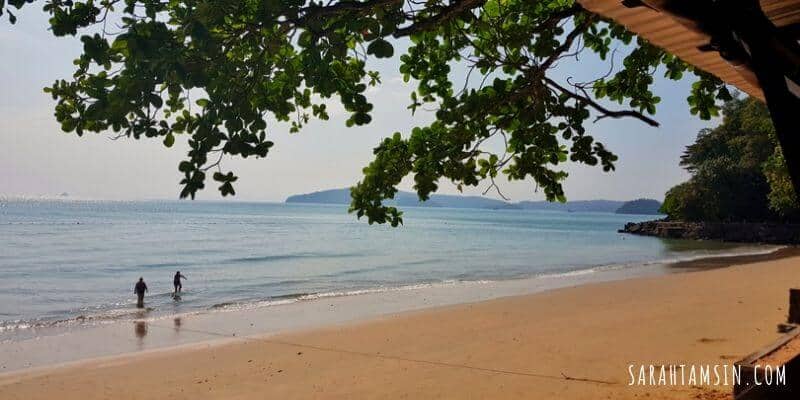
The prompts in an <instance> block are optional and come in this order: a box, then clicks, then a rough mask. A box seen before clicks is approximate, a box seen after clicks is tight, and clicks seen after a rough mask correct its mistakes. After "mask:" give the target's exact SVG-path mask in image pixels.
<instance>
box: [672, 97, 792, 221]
mask: <svg viewBox="0 0 800 400" xmlns="http://www.w3.org/2000/svg"><path fill="white" fill-rule="evenodd" d="M722 111H723V115H724V117H723V119H722V122H721V123H720V125H719V126H717V127H715V128H713V129H703V130H701V131H700V132H699V133H698V135H697V140H696V141H695V143H694V144H692V145H689V146H687V148H686V151H685V152H684V154H683V156H681V162H680V165H681V166H682V167H684V168H685V169H686V170H687V171H689V173H690V174H691V178H690V179H689V180H687V181H686V182H683V183H681V184H679V185H676V186H674V187H673V188H671V189H670V190H669V191H668V192H667V194H666V196H665V199H664V204H663V205H662V207H661V211H662V212H663V213H664V214H667V216H668V218H669V219H671V220H681V221H696V222H701V221H702V222H742V221H747V222H762V221H782V222H789V221H792V222H796V221H798V220H800V204H798V201H797V196H796V194H795V192H794V189H793V187H792V184H791V180H790V178H789V173H788V170H787V168H786V164H785V161H784V159H783V155H782V153H781V150H780V146H779V145H778V141H777V139H776V137H775V128H774V127H773V125H772V120H771V119H770V116H769V112H768V110H767V108H766V106H765V105H764V104H763V103H761V102H760V101H758V100H756V99H753V98H750V97H747V98H742V97H735V98H734V99H732V100H729V101H727V102H725V104H724V105H723V106H722Z"/></svg>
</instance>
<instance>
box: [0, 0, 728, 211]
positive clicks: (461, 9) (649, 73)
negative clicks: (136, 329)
mask: <svg viewBox="0 0 800 400" xmlns="http://www.w3.org/2000/svg"><path fill="white" fill-rule="evenodd" d="M6 1H7V4H4V3H5V2H6ZM27 2H28V1H26V0H0V9H4V10H5V12H6V13H7V14H8V17H9V19H10V20H11V22H14V21H15V19H16V18H15V16H14V15H13V9H14V8H20V7H22V6H23V5H25V3H27ZM43 9H44V11H45V12H47V13H49V14H50V15H51V19H50V25H51V29H52V32H53V33H54V34H55V35H58V36H63V35H79V34H82V35H81V37H80V40H81V41H82V42H83V46H84V48H83V54H81V56H80V57H79V58H78V60H77V61H76V71H75V74H74V75H73V77H72V78H70V79H67V80H59V81H56V82H55V83H53V85H52V86H51V87H48V88H46V91H47V92H49V93H51V94H52V96H53V98H54V99H55V100H57V105H56V108H55V116H56V118H57V120H58V121H59V122H60V123H61V127H62V129H63V130H65V131H67V132H75V133H77V134H78V135H82V134H84V133H86V132H108V131H111V132H114V133H115V134H116V135H120V136H127V137H132V138H135V139H140V138H158V139H160V140H162V141H163V143H164V145H165V146H167V147H171V146H172V144H173V143H174V140H175V136H176V135H179V134H183V135H188V136H189V140H188V143H189V146H190V150H189V152H188V154H187V158H186V160H185V161H183V162H181V163H180V165H179V167H178V168H179V170H180V172H182V173H183V175H184V178H183V180H182V181H181V184H182V186H183V189H182V191H181V197H194V195H195V194H196V192H197V191H198V190H201V189H203V188H204V186H205V182H206V173H207V172H209V171H215V172H213V175H212V178H213V179H214V180H215V181H217V182H218V183H219V190H220V191H221V193H222V195H223V196H225V195H232V194H234V193H235V192H234V188H233V183H234V182H235V181H236V179H237V177H236V176H235V175H234V173H233V172H223V170H222V169H221V167H220V162H219V161H220V160H221V158H222V156H223V155H226V154H227V155H233V156H241V157H251V156H254V157H265V156H266V155H267V154H268V152H269V150H270V148H271V147H272V145H273V143H272V142H271V141H269V129H271V127H272V125H273V124H274V123H275V122H276V121H283V122H289V123H290V124H291V129H292V130H300V129H301V128H302V126H303V125H304V124H305V123H307V122H308V121H309V120H310V119H311V118H319V119H323V120H326V119H328V113H327V107H326V105H327V104H329V103H330V102H331V101H333V100H332V99H334V98H337V100H338V101H339V102H341V104H342V105H343V106H344V108H345V110H347V112H348V113H349V118H348V120H347V125H348V126H351V125H366V124H369V123H370V121H371V115H370V112H371V110H372V104H371V103H370V101H369V99H368V98H367V96H366V95H365V92H366V89H367V87H368V86H370V85H378V84H380V76H379V75H378V73H377V72H374V71H369V70H368V69H367V68H366V60H367V58H369V57H375V58H388V57H393V56H394V45H393V43H396V40H397V39H399V38H405V37H407V38H409V39H410V42H411V43H410V47H409V48H408V51H407V52H406V53H405V54H403V55H401V56H400V57H399V59H400V64H399V71H400V73H401V74H402V75H403V76H404V78H405V79H406V80H407V81H409V80H412V79H413V80H414V82H416V85H417V88H416V90H415V92H414V93H413V94H412V98H411V100H410V102H411V104H410V106H409V108H410V110H411V113H413V111H414V110H415V109H416V108H417V107H420V106H422V105H425V106H426V107H427V108H435V110H436V114H435V115H436V119H435V121H434V122H433V123H431V124H429V125H426V126H419V127H417V128H414V129H413V130H412V132H410V133H407V134H406V135H405V136H404V135H401V134H400V133H399V132H398V133H394V134H393V135H391V136H390V137H388V138H386V139H384V140H383V141H382V142H381V143H380V144H379V145H378V146H377V147H376V148H375V150H374V153H375V159H374V161H373V162H371V163H370V164H369V166H367V167H366V168H365V169H364V177H363V179H362V180H361V181H360V182H359V183H358V184H357V185H356V186H355V187H354V188H353V190H352V197H353V201H352V205H351V211H353V212H355V213H357V215H358V216H359V217H362V216H366V217H367V218H368V220H369V222H370V223H372V222H378V223H385V222H389V223H391V224H392V225H397V224H399V223H401V222H402V213H401V212H399V211H398V210H397V209H395V208H394V207H389V206H385V205H384V204H383V200H384V199H387V198H392V197H393V196H394V194H395V193H396V192H397V185H398V184H399V183H400V181H401V179H403V178H404V177H405V176H408V175H413V177H414V182H415V184H414V188H415V190H416V191H417V193H418V195H419V197H420V198H421V199H423V200H424V199H427V198H428V196H429V195H430V193H432V192H434V191H436V190H437V188H438V182H439V181H440V180H441V179H449V180H451V181H452V182H453V183H455V184H456V185H458V187H462V186H464V185H466V186H476V185H478V184H479V183H481V182H482V181H488V182H489V184H490V185H494V184H495V178H497V177H498V176H499V175H500V174H501V173H503V174H505V175H506V176H507V178H508V179H510V180H526V179H530V180H532V181H533V182H534V183H535V184H536V185H537V187H540V188H541V189H542V190H543V191H544V193H545V195H546V197H547V198H548V199H549V200H559V201H564V200H565V196H564V191H563V189H562V186H561V182H562V181H563V180H564V179H565V178H566V173H565V172H563V171H560V170H559V169H558V168H559V165H560V164H561V163H563V162H565V161H567V160H568V159H569V160H571V161H574V162H580V163H585V164H588V165H600V166H601V167H602V168H603V169H604V170H606V171H610V170H613V169H614V162H615V161H616V159H617V157H616V156H615V155H614V154H613V153H612V152H611V151H609V150H608V149H606V148H605V146H603V144H602V143H600V142H597V141H596V140H594V138H593V137H592V136H591V134H590V132H588V131H587V129H588V128H590V124H591V122H592V121H593V120H596V119H601V118H636V119H638V120H640V121H642V122H643V123H646V124H649V125H654V126H655V125H657V122H656V121H655V120H654V119H653V118H652V117H650V115H652V114H654V113H655V108H656V105H657V104H658V102H659V100H660V99H659V98H658V96H656V95H655V94H654V93H653V92H652V90H651V87H652V85H653V82H654V77H653V76H654V74H655V73H660V74H663V75H664V76H666V77H667V78H670V79H680V78H681V77H682V76H683V74H684V72H686V71H692V72H694V74H696V75H697V77H698V80H697V82H696V83H695V84H694V85H693V86H692V91H691V93H690V94H689V97H688V101H689V106H690V108H691V111H692V113H693V114H698V115H699V116H700V117H701V118H710V117H711V116H712V115H716V113H717V107H716V105H715V103H716V102H717V100H720V99H722V100H724V99H728V98H729V97H730V95H729V93H728V91H727V89H726V88H725V87H724V85H723V84H722V82H721V81H720V80H718V79H716V78H715V77H713V76H711V75H708V74H705V73H703V72H701V71H697V70H693V69H692V68H691V67H689V66H688V65H687V64H685V63H684V62H682V61H681V60H679V59H677V58H675V57H674V56H672V55H670V54H667V53H665V52H664V51H662V50H660V49H658V48H656V47H654V46H651V45H649V44H648V43H647V42H646V41H644V40H641V39H638V40H637V39H636V38H635V37H634V36H633V35H632V34H631V33H630V32H627V31H626V30H625V29H624V28H623V27H621V26H620V25H616V24H614V23H613V22H610V21H604V20H603V19H602V18H600V17H598V16H596V15H594V14H591V13H588V12H586V11H585V10H583V9H582V7H581V6H580V5H579V4H577V3H576V2H574V1H572V0H538V1H537V0H430V1H416V0H366V1H341V0H339V1H335V0H329V1H324V2H321V1H312V2H309V1H306V0H238V1H237V0H210V1H209V0H205V1H202V0H189V1H177V0H169V1H159V0H145V1H135V0H125V1H122V0H101V1H93V0H85V1H72V0H50V1H47V2H45V3H44V7H43ZM110 20H114V21H115V23H114V24H111V25H113V26H114V27H113V28H111V27H110V25H108V26H107V25H106V23H107V22H108V21H110ZM98 30H99V32H98V33H92V32H93V31H98ZM85 32H89V33H85ZM634 41H635V43H634ZM616 43H623V44H629V45H631V46H630V48H631V49H632V50H631V51H630V52H629V53H628V54H627V55H626V56H624V58H623V60H622V63H621V64H619V60H617V66H616V67H615V66H614V65H613V64H614V61H613V54H612V49H613V48H614V47H615V46H616ZM582 51H585V52H592V53H595V54H597V55H598V56H599V57H600V58H601V59H603V60H606V61H607V62H608V63H609V69H608V70H604V71H598V74H597V78H596V79H593V80H590V81H587V82H575V81H572V80H567V81H559V80H558V79H556V78H555V77H554V76H553V75H554V74H552V70H553V69H554V67H555V66H556V65H557V63H558V61H559V60H561V59H563V58H566V57H571V56H574V55H575V54H576V53H579V52H582ZM455 64H461V65H463V66H464V68H467V70H468V71H469V74H468V78H467V82H464V81H454V79H453V78H452V74H451V73H450V72H451V66H453V65H455ZM609 71H610V72H609ZM190 91H193V93H197V92H200V93H202V94H203V95H202V98H201V99H199V100H196V101H195V102H196V104H197V105H198V106H199V107H190V96H188V93H189V92H190ZM603 99H605V100H606V101H604V100H603ZM608 103H612V104H613V103H616V104H618V106H617V107H614V108H612V107H608V106H607V105H606V104H608ZM492 138H502V140H503V141H504V143H505V146H504V147H505V148H504V149H503V151H501V152H492V151H491V150H489V149H487V148H486V146H485V143H486V142H487V141H488V140H490V139H492Z"/></svg>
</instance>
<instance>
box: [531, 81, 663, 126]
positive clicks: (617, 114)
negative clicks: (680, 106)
mask: <svg viewBox="0 0 800 400" xmlns="http://www.w3.org/2000/svg"><path fill="white" fill-rule="evenodd" d="M544 80H545V82H547V84H548V85H550V86H551V87H553V88H555V89H557V90H558V91H560V92H561V93H563V94H565V95H567V96H568V97H570V98H573V99H575V100H577V101H580V102H582V103H584V104H586V105H588V106H590V107H592V108H594V109H595V110H596V111H598V112H599V113H601V114H603V115H602V116H600V117H598V119H601V118H606V117H611V118H624V117H633V118H636V119H639V120H641V121H642V122H644V123H646V124H647V125H650V126H655V127H657V126H659V124H658V121H656V120H654V119H652V118H650V117H647V116H646V115H644V114H642V113H640V112H638V111H634V110H621V111H612V110H609V109H607V108H605V107H603V106H601V105H600V104H598V103H597V102H595V101H594V100H592V99H590V98H588V97H585V96H581V95H579V94H577V93H575V92H572V91H570V90H568V89H566V88H564V87H563V86H561V85H559V84H558V83H557V82H556V81H554V80H552V79H550V78H547V77H545V78H544Z"/></svg>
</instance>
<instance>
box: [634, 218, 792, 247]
mask: <svg viewBox="0 0 800 400" xmlns="http://www.w3.org/2000/svg"><path fill="white" fill-rule="evenodd" d="M619 232H621V233H631V234H634V235H644V236H657V237H663V238H675V239H706V240H722V241H726V242H743V243H770V244H800V224H781V223H767V222H763V223H754V222H726V223H723V222H680V221H667V220H656V221H645V222H629V223H627V224H625V228H623V229H621V230H620V231H619Z"/></svg>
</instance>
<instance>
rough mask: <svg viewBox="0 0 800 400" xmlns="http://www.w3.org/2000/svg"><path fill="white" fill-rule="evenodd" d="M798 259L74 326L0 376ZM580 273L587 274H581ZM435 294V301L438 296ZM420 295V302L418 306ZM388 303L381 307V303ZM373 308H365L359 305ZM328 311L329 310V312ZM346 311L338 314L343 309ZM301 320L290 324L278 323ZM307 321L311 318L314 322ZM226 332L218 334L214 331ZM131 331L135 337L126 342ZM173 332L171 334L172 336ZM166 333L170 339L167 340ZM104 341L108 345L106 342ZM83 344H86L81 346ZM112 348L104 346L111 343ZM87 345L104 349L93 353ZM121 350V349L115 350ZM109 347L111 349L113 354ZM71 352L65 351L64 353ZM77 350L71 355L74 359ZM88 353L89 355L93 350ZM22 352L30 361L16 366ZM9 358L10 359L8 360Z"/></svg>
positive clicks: (690, 264)
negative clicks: (296, 316)
mask: <svg viewBox="0 0 800 400" xmlns="http://www.w3.org/2000/svg"><path fill="white" fill-rule="evenodd" d="M798 256H800V248H797V247H784V248H778V249H777V250H774V251H771V252H768V253H758V254H746V255H733V256H711V257H705V258H700V259H694V260H687V261H678V262H674V263H667V264H650V265H641V266H639V267H630V268H617V269H608V270H602V269H601V270H594V269H592V270H579V271H576V272H578V274H576V275H572V274H565V275H558V276H547V275H544V276H537V277H533V278H524V279H515V280H507V281H491V282H488V283H482V282H466V283H461V284H453V285H452V286H437V287H434V286H429V287H420V288H416V289H411V290H404V291H397V292H394V291H389V292H374V293H366V294H361V295H354V296H332V297H329V298H319V299H315V300H312V301H304V302H296V303H291V304H285V305H280V306H267V307H260V308H251V309H243V310H235V311H225V312H214V313H196V314H195V313H193V314H188V315H177V316H167V317H160V318H157V319H155V320H150V321H145V320H134V321H130V322H128V323H125V322H118V323H113V324H108V325H100V326H96V327H91V328H78V329H74V330H71V331H67V332H65V333H63V334H59V335H55V336H44V337H40V338H35V339H26V340H23V341H9V342H4V343H1V344H0V356H2V357H0V359H5V360H6V361H4V362H2V365H0V377H2V376H10V375H16V374H26V373H33V372H35V371H48V370H52V369H58V368H70V367H72V366H75V365H82V364H85V363H87V362H88V363H91V362H94V361H98V362H99V361H100V360H117V359H125V358H129V357H130V358H136V357H138V356H144V355H147V354H150V353H163V352H169V351H172V350H176V351H182V350H185V349H194V348H198V347H200V348H207V347H209V346H216V345H218V344H221V343H228V342H231V341H233V342H236V341H238V340H245V341H246V340H250V339H252V338H254V337H255V338H264V337H271V336H275V335H284V334H291V333H293V332H301V331H307V330H314V329H326V328H330V327H335V326H346V325H350V324H360V323H365V322H366V323H368V322H370V321H375V320H380V319H383V318H387V317H395V316H398V315H401V316H402V315H406V314H413V313H417V312H435V311H436V310H441V309H446V308H449V307H465V306H471V305H474V304H481V303H484V302H489V301H494V300H497V299H507V298H515V297H525V296H532V295H537V294H542V293H549V292H554V291H556V292H557V291H559V290H563V289H565V288H581V287H589V286H592V285H597V284H602V283H604V282H620V281H621V282H624V281H630V280H636V279H642V278H649V277H656V278H657V277H659V276H666V275H669V274H671V273H690V272H697V271H704V270H711V269H717V268H725V267H729V266H735V265H748V264H753V263H763V262H768V261H775V260H781V259H784V258H790V257H798ZM585 271H588V272H586V273H584V272H585ZM437 296H438V297H437ZM420 297H421V300H422V301H420ZM381 302H383V303H388V304H382V306H381V305H380V304H379V303H381ZM362 303H368V304H372V305H373V306H372V307H364V304H362ZM328 308H330V309H329V310H328ZM341 310H344V311H341ZM295 314H303V315H306V317H303V318H299V321H296V322H294V323H289V324H286V323H283V324H280V323H275V322H276V321H278V320H281V319H286V318H291V316H292V315H295ZM307 315H312V316H313V317H314V318H313V319H314V320H313V321H311V320H309V319H308V317H307ZM220 325H222V326H226V327H227V328H228V329H224V330H221V331H220V330H219V329H217V328H216V327H217V326H220ZM131 326H133V330H134V336H135V339H134V340H131V335H130V332H131ZM170 331H172V332H170ZM170 333H171V334H170ZM109 338H110V339H109ZM87 342H88V343H89V344H87ZM109 342H110V343H109ZM91 343H94V344H95V345H96V344H97V343H105V345H99V346H95V347H94V348H92V345H91ZM119 346H121V347H119ZM115 347H117V349H116V350H115ZM68 349H69V350H71V351H67V350H68ZM76 349H77V353H76ZM93 349H94V351H93ZM22 354H24V356H25V357H28V358H29V359H30V360H32V361H28V362H27V363H26V362H25V360H20V359H19V358H18V357H19V356H20V355H22ZM10 360H13V361H10Z"/></svg>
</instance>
